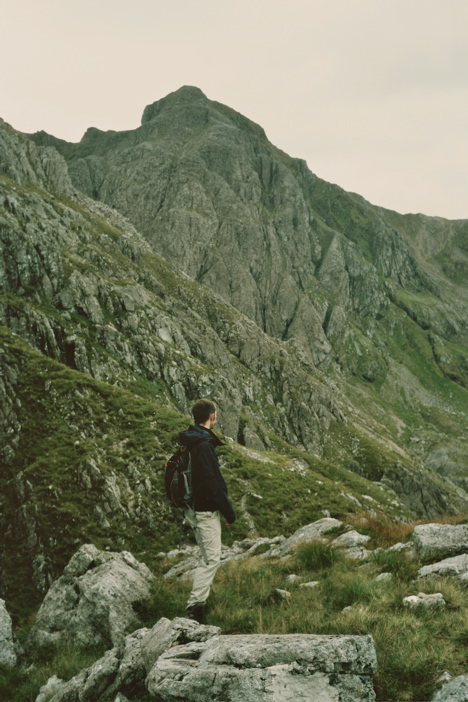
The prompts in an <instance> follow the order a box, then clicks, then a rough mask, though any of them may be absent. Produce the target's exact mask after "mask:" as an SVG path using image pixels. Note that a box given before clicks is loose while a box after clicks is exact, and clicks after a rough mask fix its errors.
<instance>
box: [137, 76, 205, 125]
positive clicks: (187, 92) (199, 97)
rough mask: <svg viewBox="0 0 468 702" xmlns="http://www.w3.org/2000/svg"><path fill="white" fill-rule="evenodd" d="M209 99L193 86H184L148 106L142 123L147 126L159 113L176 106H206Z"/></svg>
mask: <svg viewBox="0 0 468 702" xmlns="http://www.w3.org/2000/svg"><path fill="white" fill-rule="evenodd" d="M207 102H208V98H207V97H206V95H205V93H204V92H203V91H202V90H200V88H197V87H196V86H193V85H183V86H182V87H181V88H179V89H178V90H175V91H174V92H173V93H169V95H166V97H164V98H162V99H161V100H157V101H156V102H153V103H152V104H151V105H147V106H146V107H145V109H144V112H143V116H142V118H141V123H142V124H146V123H147V122H150V121H151V120H152V119H154V118H155V117H157V116H158V115H159V113H160V112H161V111H162V110H164V109H166V108H167V107H173V106H174V105H188V104H191V105H192V104H199V105H200V104H206V103H207Z"/></svg>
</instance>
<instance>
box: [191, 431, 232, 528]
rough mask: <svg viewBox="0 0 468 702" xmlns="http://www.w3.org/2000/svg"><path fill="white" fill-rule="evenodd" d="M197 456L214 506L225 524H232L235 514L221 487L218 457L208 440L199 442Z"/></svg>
mask: <svg viewBox="0 0 468 702" xmlns="http://www.w3.org/2000/svg"><path fill="white" fill-rule="evenodd" d="M197 458H198V461H199V465H200V468H201V470H202V472H203V479H204V483H205V486H206V489H207V490H208V492H209V495H210V497H211V498H212V499H213V502H214V504H215V505H216V508H217V509H219V511H220V512H221V514H222V515H223V517H224V518H225V520H226V524H228V525H229V524H233V523H234V522H235V521H236V515H235V512H234V510H233V509H232V505H231V503H230V502H229V499H228V497H227V494H226V493H225V492H224V490H223V489H222V486H221V485H220V483H219V480H218V478H217V472H218V471H219V463H218V457H217V456H216V453H215V450H214V448H213V446H212V445H211V444H210V443H209V442H208V441H206V442H203V444H201V446H200V448H199V449H198V456H197Z"/></svg>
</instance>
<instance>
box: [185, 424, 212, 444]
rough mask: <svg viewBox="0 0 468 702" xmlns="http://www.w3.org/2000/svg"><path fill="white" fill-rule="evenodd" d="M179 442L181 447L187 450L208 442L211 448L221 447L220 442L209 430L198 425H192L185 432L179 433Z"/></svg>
mask: <svg viewBox="0 0 468 702" xmlns="http://www.w3.org/2000/svg"><path fill="white" fill-rule="evenodd" d="M179 441H180V443H181V444H182V446H187V448H189V449H192V448H194V446H196V445H197V444H199V443H201V442H202V441H210V442H211V443H212V444H213V446H214V447H215V448H216V446H222V442H221V441H220V439H218V437H217V436H216V434H215V433H214V432H212V431H211V429H207V428H206V427H201V426H200V425H199V424H196V425H194V424H192V425H191V426H189V428H188V429H186V430H185V431H181V432H180V433H179Z"/></svg>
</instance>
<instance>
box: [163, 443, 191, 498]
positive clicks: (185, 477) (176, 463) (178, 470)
mask: <svg viewBox="0 0 468 702" xmlns="http://www.w3.org/2000/svg"><path fill="white" fill-rule="evenodd" d="M165 484H166V496H167V499H168V500H169V502H170V503H171V504H172V505H173V506H174V507H180V508H182V509H183V508H185V507H187V506H190V505H191V503H192V501H193V487H192V457H191V455H190V451H189V450H188V448H187V447H186V446H179V448H178V450H177V451H176V453H175V454H174V455H173V456H171V457H170V459H169V460H168V462H167V463H166V474H165Z"/></svg>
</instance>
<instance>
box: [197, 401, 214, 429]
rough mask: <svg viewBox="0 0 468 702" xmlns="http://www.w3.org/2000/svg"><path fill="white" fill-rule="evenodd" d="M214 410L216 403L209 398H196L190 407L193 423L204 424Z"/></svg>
mask: <svg viewBox="0 0 468 702" xmlns="http://www.w3.org/2000/svg"><path fill="white" fill-rule="evenodd" d="M213 412H216V405H215V404H214V402H211V400H203V399H202V400H197V401H196V402H195V404H194V406H193V407H192V414H193V419H194V420H195V424H204V423H205V422H207V421H208V419H209V418H210V415H211V414H213Z"/></svg>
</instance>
